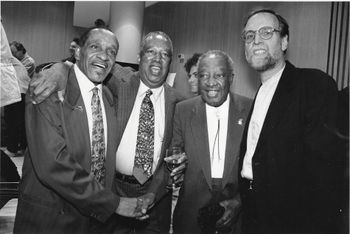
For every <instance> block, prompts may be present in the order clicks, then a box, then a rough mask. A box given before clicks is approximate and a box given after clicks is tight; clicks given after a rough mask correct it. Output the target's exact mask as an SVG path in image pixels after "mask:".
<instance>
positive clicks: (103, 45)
mask: <svg viewBox="0 0 350 234" xmlns="http://www.w3.org/2000/svg"><path fill="white" fill-rule="evenodd" d="M117 52H118V43H117V38H116V36H115V35H114V34H113V33H112V32H110V31H108V30H105V29H93V30H92V31H91V32H90V35H89V37H88V39H87V40H86V42H85V44H84V45H83V46H82V47H80V48H79V49H77V65H78V67H79V69H80V70H81V71H82V72H83V73H84V74H85V75H86V76H87V77H88V78H89V80H91V81H92V82H94V83H95V84H96V83H101V82H102V81H103V80H104V79H105V78H106V76H107V75H108V73H109V72H110V71H111V69H112V67H113V65H114V62H115V58H116V56H117Z"/></svg>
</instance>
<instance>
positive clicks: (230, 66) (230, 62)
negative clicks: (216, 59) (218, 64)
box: [198, 50, 234, 75]
mask: <svg viewBox="0 0 350 234" xmlns="http://www.w3.org/2000/svg"><path fill="white" fill-rule="evenodd" d="M211 54H214V55H216V56H220V57H222V58H224V59H225V61H226V63H227V66H228V70H229V71H230V72H231V74H232V75H233V74H234V73H233V70H234V69H233V68H234V63H233V60H232V58H231V57H230V56H229V55H228V54H227V53H226V52H224V51H222V50H209V51H207V52H205V53H204V54H202V55H201V56H200V57H199V59H198V64H200V63H201V61H202V60H203V59H204V58H205V57H208V56H209V55H211Z"/></svg>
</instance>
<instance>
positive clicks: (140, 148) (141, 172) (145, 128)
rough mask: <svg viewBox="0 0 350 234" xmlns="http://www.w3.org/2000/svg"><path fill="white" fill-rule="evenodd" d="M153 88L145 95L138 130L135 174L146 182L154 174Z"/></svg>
mask: <svg viewBox="0 0 350 234" xmlns="http://www.w3.org/2000/svg"><path fill="white" fill-rule="evenodd" d="M151 95H152V91H151V90H147V92H146V96H145V97H144V99H143V101H142V104H141V109H140V116H139V127H138V131H137V141H136V152H135V161H134V169H133V175H134V177H135V178H136V179H137V180H138V181H139V182H140V184H144V183H145V182H146V181H147V180H148V178H149V177H151V175H152V164H153V153H154V110H153V104H152V101H151V99H150V96H151Z"/></svg>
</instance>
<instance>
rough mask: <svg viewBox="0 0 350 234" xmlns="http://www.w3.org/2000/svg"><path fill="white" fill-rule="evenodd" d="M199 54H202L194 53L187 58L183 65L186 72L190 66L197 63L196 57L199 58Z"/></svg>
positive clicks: (189, 69) (188, 71)
mask: <svg viewBox="0 0 350 234" xmlns="http://www.w3.org/2000/svg"><path fill="white" fill-rule="evenodd" d="M201 55H202V54H200V53H194V54H193V55H192V57H191V58H189V59H188V60H187V61H186V63H185V65H184V68H185V70H186V72H187V74H189V73H190V71H191V68H192V67H193V66H196V64H197V62H198V59H199V57H200V56H201Z"/></svg>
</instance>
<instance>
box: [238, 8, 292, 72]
mask: <svg viewBox="0 0 350 234" xmlns="http://www.w3.org/2000/svg"><path fill="white" fill-rule="evenodd" d="M266 26H269V27H272V28H274V29H277V30H278V29H279V23H278V20H277V18H276V17H275V16H274V15H272V14H270V13H257V14H256V15H253V16H252V17H251V18H250V19H249V20H248V22H247V24H246V26H245V29H244V31H245V32H247V31H250V30H252V31H256V30H259V29H260V28H262V27H266ZM287 47H288V38H287V36H285V37H283V38H281V36H280V33H279V32H274V33H273V35H272V37H271V38H270V39H268V40H264V39H262V38H261V37H260V36H259V35H258V33H256V34H255V39H254V40H253V41H252V42H250V43H245V56H246V59H247V62H248V63H249V65H250V66H251V67H252V68H253V69H255V70H256V71H259V72H264V71H267V70H271V69H274V68H276V67H280V66H281V64H282V65H283V64H284V61H285V59H284V54H283V51H285V50H286V49H287Z"/></svg>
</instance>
